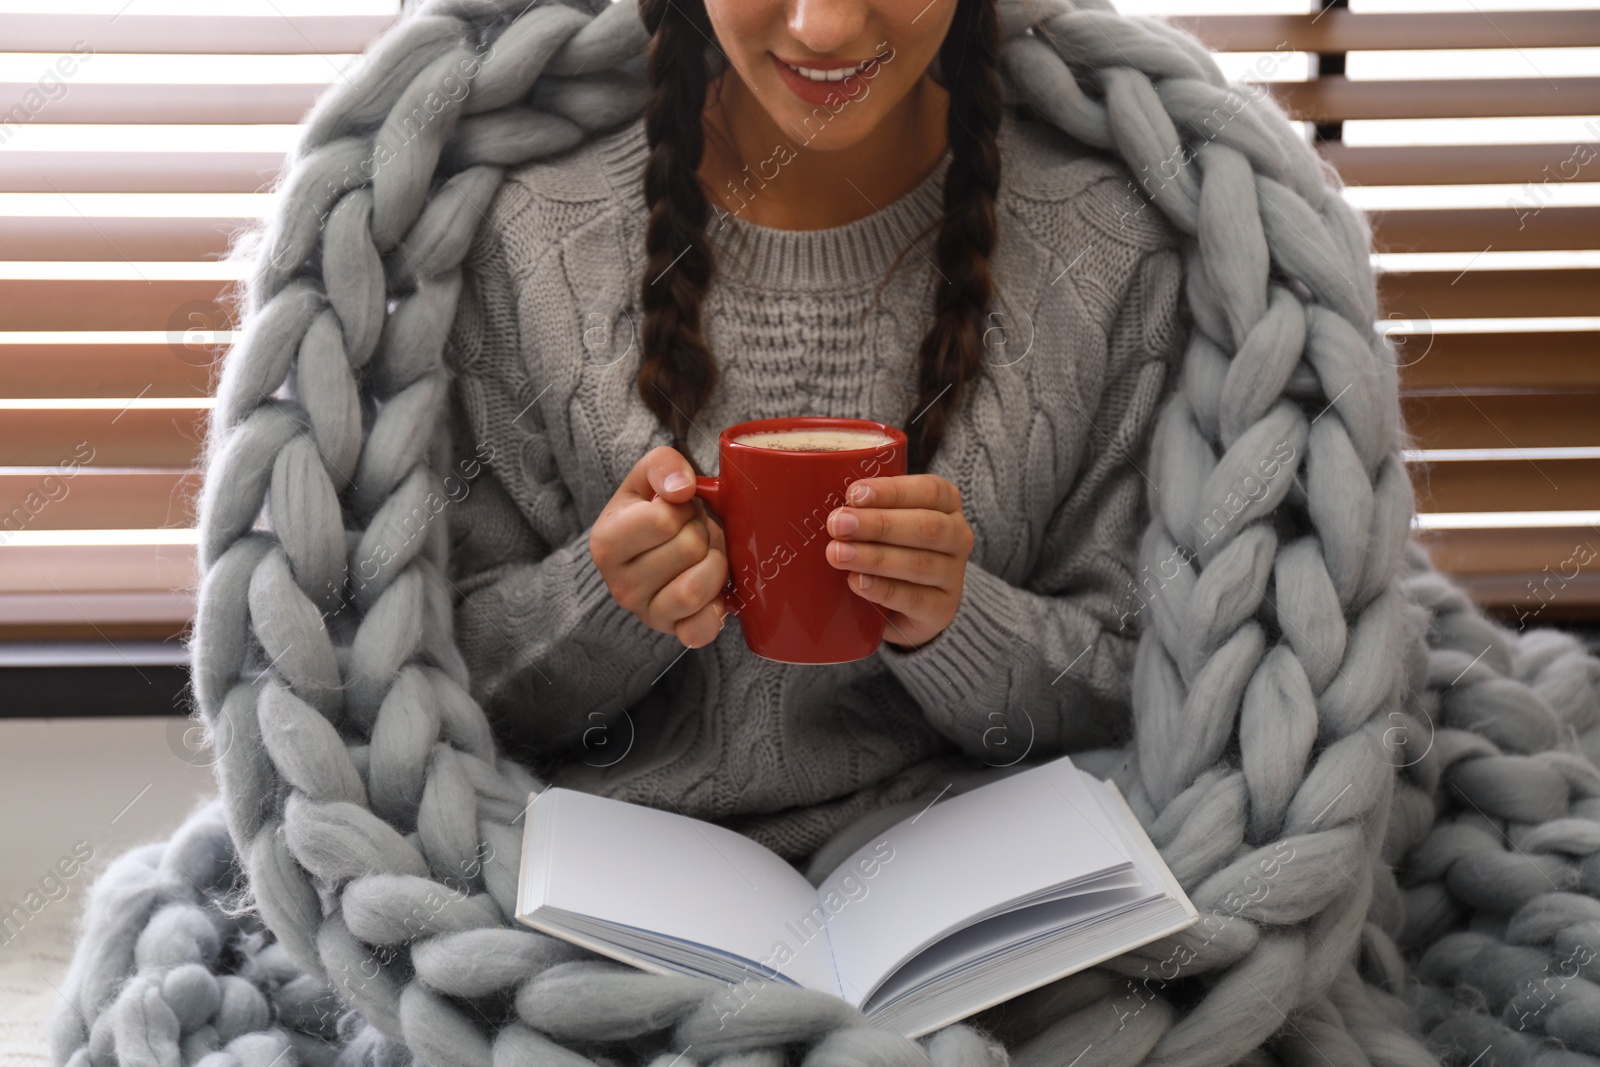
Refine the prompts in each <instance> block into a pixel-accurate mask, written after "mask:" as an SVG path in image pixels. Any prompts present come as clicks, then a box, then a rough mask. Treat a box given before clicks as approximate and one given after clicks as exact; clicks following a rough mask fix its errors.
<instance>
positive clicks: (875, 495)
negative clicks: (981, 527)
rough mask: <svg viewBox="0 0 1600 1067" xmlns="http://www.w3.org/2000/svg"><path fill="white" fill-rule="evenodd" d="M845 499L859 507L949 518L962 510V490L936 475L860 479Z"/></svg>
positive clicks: (900, 475)
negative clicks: (935, 513)
mask: <svg viewBox="0 0 1600 1067" xmlns="http://www.w3.org/2000/svg"><path fill="white" fill-rule="evenodd" d="M844 496H845V502H846V503H848V504H854V505H855V506H857V507H874V508H928V509H930V510H932V511H942V512H945V513H946V514H955V513H957V512H959V511H960V510H961V490H959V489H957V488H956V487H955V485H954V484H952V483H951V482H950V481H948V480H947V479H944V478H941V477H939V476H938V475H937V474H896V475H891V476H888V477H884V478H861V479H858V480H857V481H854V482H851V483H850V488H849V489H847V490H845V494H844Z"/></svg>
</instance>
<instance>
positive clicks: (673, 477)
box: [661, 471, 690, 493]
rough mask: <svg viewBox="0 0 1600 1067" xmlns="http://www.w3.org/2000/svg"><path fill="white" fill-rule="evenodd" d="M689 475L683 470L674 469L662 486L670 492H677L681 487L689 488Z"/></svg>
mask: <svg viewBox="0 0 1600 1067" xmlns="http://www.w3.org/2000/svg"><path fill="white" fill-rule="evenodd" d="M689 485H690V482H689V476H688V475H687V474H684V473H683V472H682V471H673V472H672V473H671V474H669V475H667V480H666V481H664V482H662V483H661V488H662V489H665V490H666V491H667V492H669V493H676V492H677V491H678V490H679V489H687V488H689Z"/></svg>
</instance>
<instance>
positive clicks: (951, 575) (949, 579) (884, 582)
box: [827, 474, 972, 651]
mask: <svg viewBox="0 0 1600 1067" xmlns="http://www.w3.org/2000/svg"><path fill="white" fill-rule="evenodd" d="M845 499H846V500H847V501H848V503H847V504H846V505H845V506H844V507H841V508H835V509H834V510H833V512H832V513H831V514H830V515H829V516H828V532H829V533H830V534H832V535H833V537H834V538H835V539H834V540H832V541H830V542H828V552H827V555H828V562H829V563H831V564H832V565H833V566H835V567H838V568H840V569H841V570H847V571H853V572H854V573H853V574H852V575H851V576H850V578H849V583H850V588H851V589H853V590H855V592H856V593H858V594H859V595H861V596H863V597H865V598H866V599H868V600H870V601H872V602H873V603H874V604H878V605H880V606H882V607H883V608H886V609H887V611H886V612H885V614H886V616H887V617H888V631H887V632H886V633H885V634H884V640H886V641H888V642H889V644H891V645H893V646H894V647H896V648H899V649H901V650H902V651H909V650H910V649H913V648H916V647H917V646H919V645H923V644H926V643H927V642H929V641H931V640H933V639H934V638H935V637H937V636H938V635H939V634H940V633H941V632H943V630H944V628H945V627H946V626H949V625H950V620H951V619H953V618H955V614H956V607H957V606H958V605H960V603H961V588H962V583H963V581H964V580H965V578H966V573H967V557H968V556H969V555H971V554H972V527H970V526H968V525H967V520H966V517H965V516H964V515H962V514H961V490H959V489H957V488H956V487H955V486H954V485H952V484H951V483H950V482H948V481H946V480H945V479H943V478H940V477H939V476H938V475H936V474H906V475H899V476H896V477H891V478H862V479H861V480H860V481H857V482H853V483H851V486H850V489H849V491H848V492H846V494H845Z"/></svg>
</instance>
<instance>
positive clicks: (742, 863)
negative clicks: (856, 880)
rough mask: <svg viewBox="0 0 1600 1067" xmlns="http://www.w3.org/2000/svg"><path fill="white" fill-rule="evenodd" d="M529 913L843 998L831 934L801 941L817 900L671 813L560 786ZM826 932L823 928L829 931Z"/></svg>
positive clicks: (539, 823) (532, 829)
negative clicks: (614, 928)
mask: <svg viewBox="0 0 1600 1067" xmlns="http://www.w3.org/2000/svg"><path fill="white" fill-rule="evenodd" d="M528 818H529V820H530V825H529V831H528V835H527V837H528V840H529V841H530V843H538V842H540V841H541V840H542V841H543V842H544V849H543V851H544V855H538V854H535V852H534V851H532V850H531V851H530V854H528V855H525V856H524V857H523V884H522V886H521V889H520V893H519V903H518V909H517V910H518V914H519V916H520V915H523V914H529V915H531V914H532V913H533V912H534V911H536V910H537V909H538V908H540V907H541V906H543V907H551V908H560V909H562V910H565V911H569V912H573V913H576V914H579V915H583V916H588V917H590V918H592V919H596V920H599V921H601V922H604V923H613V924H620V925H622V926H628V927H633V928H635V929H637V930H643V931H649V932H650V933H653V934H657V935H661V936H663V937H666V938H672V939H675V940H678V941H681V942H685V943H687V944H691V945H701V946H708V947H710V948H712V949H714V950H718V951H720V952H721V953H726V954H731V955H734V956H737V957H740V958H742V959H745V960H750V961H752V964H753V965H754V967H755V969H756V970H757V972H758V973H765V972H767V971H769V970H775V971H777V972H778V973H780V974H782V975H785V976H786V977H788V978H791V979H793V980H794V981H795V982H797V983H799V984H800V985H803V986H806V987H807V988H810V989H820V990H824V991H826V992H830V993H833V992H836V991H837V989H838V985H837V982H836V980H835V977H834V967H833V959H832V955H831V952H830V950H829V945H828V938H827V934H826V931H825V930H821V929H819V930H818V934H820V936H814V937H811V938H804V939H803V938H801V937H800V936H798V933H797V931H796V930H795V929H793V926H792V923H793V921H795V920H796V919H797V918H798V917H800V916H805V915H807V914H809V913H811V912H812V911H813V910H814V909H815V908H816V904H817V900H816V894H815V891H814V890H813V889H812V887H811V884H810V883H809V882H807V881H806V879H805V877H804V876H803V875H802V874H801V873H800V872H799V871H797V870H795V869H794V868H793V867H791V866H790V865H789V864H788V863H787V862H785V861H784V860H783V859H782V858H781V857H779V856H777V855H775V854H774V853H772V852H770V851H768V850H767V849H765V848H763V847H762V846H761V845H759V844H757V843H756V842H755V841H753V840H751V839H750V838H748V837H745V836H744V835H743V834H740V833H736V832H734V831H732V830H729V829H727V828H725V827H721V826H717V825H715V824H714V823H709V822H704V821H702V820H699V819H692V818H689V817H688V816H684V815H679V814H676V813H675V812H671V811H662V810H660V809H657V808H652V807H648V806H645V805H642V804H630V803H627V802H625V801H620V800H614V799H612V798H609V797H602V796H597V795H595V794H591V793H585V792H582V791H579V790H572V789H563V788H560V787H551V788H548V789H546V790H545V791H544V792H542V793H540V794H539V796H538V799H537V800H535V801H534V803H533V805H532V807H531V808H530V810H529V813H528ZM819 926H820V924H819Z"/></svg>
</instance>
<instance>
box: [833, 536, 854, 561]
mask: <svg viewBox="0 0 1600 1067" xmlns="http://www.w3.org/2000/svg"><path fill="white" fill-rule="evenodd" d="M834 544H835V545H838V546H839V547H838V548H835V549H834V550H833V553H834V558H835V559H837V560H838V561H839V562H840V563H849V562H850V561H851V560H853V559H855V558H856V546H855V545H852V544H851V543H850V542H848V541H835V542H834Z"/></svg>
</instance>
